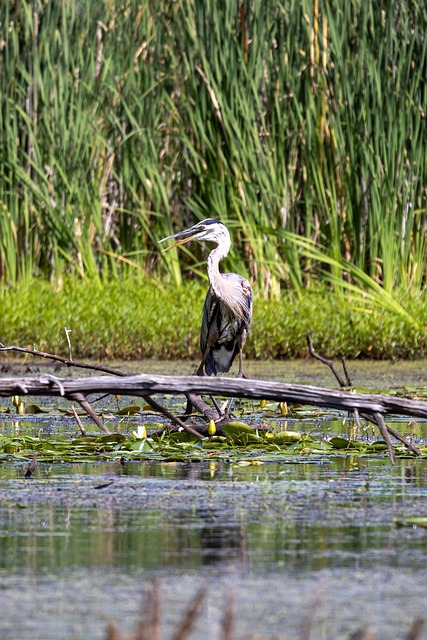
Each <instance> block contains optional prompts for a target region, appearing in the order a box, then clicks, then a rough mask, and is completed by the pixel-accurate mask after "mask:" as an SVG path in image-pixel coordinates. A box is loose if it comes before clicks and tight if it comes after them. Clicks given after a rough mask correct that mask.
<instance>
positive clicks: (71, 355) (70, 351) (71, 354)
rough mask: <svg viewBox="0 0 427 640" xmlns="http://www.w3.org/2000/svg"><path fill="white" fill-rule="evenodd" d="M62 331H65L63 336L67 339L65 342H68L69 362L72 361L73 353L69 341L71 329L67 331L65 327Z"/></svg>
mask: <svg viewBox="0 0 427 640" xmlns="http://www.w3.org/2000/svg"><path fill="white" fill-rule="evenodd" d="M64 331H65V335H66V337H67V342H68V353H69V355H70V360H72V359H73V352H72V350H71V340H70V333H71V329H67V327H64Z"/></svg>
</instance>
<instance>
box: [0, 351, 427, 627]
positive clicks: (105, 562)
mask: <svg viewBox="0 0 427 640" xmlns="http://www.w3.org/2000/svg"><path fill="white" fill-rule="evenodd" d="M425 365H426V363H421V362H419V363H409V364H408V363H402V364H399V363H397V364H394V365H392V364H390V363H355V364H354V365H352V366H351V369H352V375H353V382H354V384H355V385H357V386H358V387H360V388H365V389H371V390H373V391H389V390H392V391H397V392H402V391H405V389H407V390H409V389H411V390H413V389H418V390H419V391H420V392H422V391H424V392H425V389H426V387H427V368H426V366H425ZM165 367H166V366H165V365H162V364H158V365H157V366H156V365H155V364H154V363H144V364H141V365H133V371H140V372H149V371H154V372H157V373H158V372H159V371H162V372H165V371H167V372H168V373H169V372H170V366H169V365H167V367H166V368H165ZM188 369H189V365H188V364H186V363H183V364H181V365H176V366H175V370H176V372H179V373H189V372H190V371H189V370H188ZM190 369H191V367H190ZM35 373H36V371H35V370H34V369H33V370H32V371H29V372H27V374H26V375H34V374H35ZM251 373H253V375H257V376H259V377H264V378H268V377H271V379H276V380H277V379H281V380H283V381H286V382H300V383H303V384H316V385H326V386H331V387H334V386H335V382H334V380H333V379H331V377H330V374H329V373H328V372H327V371H325V370H324V368H323V367H321V366H319V365H318V364H317V363H307V362H304V363H292V364H291V365H289V364H280V363H279V364H278V363H268V364H264V365H263V368H261V367H260V365H257V364H253V365H252V367H251ZM64 374H65V372H64ZM269 374H270V375H269ZM2 375H11V373H10V371H9V372H7V371H6V372H3V374H2ZM57 375H61V373H59V374H57ZM37 401H38V400H37ZM7 402H9V401H8V400H3V401H2V403H1V404H2V405H6V404H7ZM396 424H397V427H396V428H398V429H399V430H400V431H401V433H406V434H407V433H410V434H412V435H414V437H416V438H419V439H420V440H421V441H424V440H425V439H426V438H427V432H426V423H425V422H422V421H417V423H409V422H408V421H406V422H402V421H401V420H400V421H399V422H397V423H396ZM128 428H129V429H133V428H135V424H134V423H133V422H130V423H129V425H128ZM289 428H292V430H303V431H304V430H307V429H308V428H309V429H310V430H311V431H313V430H316V431H317V432H322V433H324V434H325V436H326V435H327V434H328V432H333V433H337V432H339V430H340V429H341V435H344V436H345V435H346V432H345V431H346V429H347V426H346V420H345V416H337V415H336V414H331V416H330V419H328V417H327V416H326V417H325V416H324V415H322V416H320V415H319V416H317V417H316V416H315V415H314V416H313V417H312V418H311V419H310V420H307V419H306V420H303V421H301V422H300V423H298V421H293V422H292V424H291V425H290V427H289ZM17 429H18V430H19V431H20V433H22V432H23V431H27V432H28V433H34V432H35V431H37V430H44V431H46V432H55V431H65V430H70V429H71V430H72V429H74V431H75V430H76V427H75V425H73V421H72V420H71V419H69V420H68V421H67V420H66V419H64V418H61V419H59V417H58V418H52V415H51V414H41V415H34V416H25V415H24V416H16V415H13V414H10V413H0V433H2V434H7V433H11V432H13V431H14V430H15V431H16V430H17ZM338 453H339V452H338ZM27 462H28V461H24V460H22V461H19V460H15V459H9V458H7V457H4V458H3V459H2V460H1V466H0V546H1V554H0V581H1V582H0V584H1V602H2V615H1V616H0V638H1V639H2V640H18V639H19V640H30V638H31V639H32V640H34V639H36V640H37V639H40V640H42V639H48V640H53V639H55V640H58V639H61V640H62V639H63V640H77V639H79V640H82V639H83V638H90V639H100V640H101V639H103V638H105V635H106V632H105V628H106V624H107V622H108V621H110V620H114V621H116V623H117V625H118V627H119V628H120V630H121V631H123V632H131V631H132V630H134V629H135V628H136V624H137V622H138V619H139V616H140V614H141V612H144V611H146V608H147V598H146V592H145V587H146V586H147V585H149V584H151V583H152V581H153V579H154V578H158V579H159V585H160V587H159V588H160V600H161V615H162V630H163V638H171V637H172V634H173V630H174V629H176V626H177V624H178V622H179V621H180V619H181V618H182V615H183V613H184V611H185V609H186V607H187V606H188V604H189V602H190V601H191V599H192V598H193V596H194V594H195V593H196V591H197V590H198V589H199V588H200V587H201V586H202V585H206V586H207V588H208V597H207V599H206V601H205V604H204V605H203V608H202V613H201V615H200V617H199V619H198V622H197V625H196V629H195V630H194V633H193V634H192V635H191V637H192V638H197V639H202V638H208V639H212V640H216V639H217V638H219V637H220V623H221V618H222V615H223V613H224V610H225V607H226V603H227V602H229V600H230V599H232V600H233V602H234V612H235V613H234V636H233V637H234V638H235V639H240V638H242V639H243V638H245V639H251V638H253V639H255V638H258V639H259V638H265V639H267V638H270V639H271V638H273V637H274V638H286V639H289V640H291V639H295V640H298V639H299V638H302V637H307V636H303V631H302V630H303V628H304V625H307V620H308V619H311V635H310V637H311V638H312V640H318V639H319V640H320V639H326V638H328V639H340V638H349V637H350V635H351V633H352V632H354V631H355V630H356V629H360V628H361V627H369V628H370V629H371V630H372V632H373V633H375V635H376V637H377V639H378V640H379V639H381V638H384V639H397V638H404V637H405V633H406V632H407V630H408V628H409V626H410V623H411V622H412V621H413V620H414V619H415V618H417V617H420V616H426V614H427V529H426V528H424V527H422V526H416V525H412V526H402V525H407V524H408V522H409V523H410V522H411V520H410V519H411V518H414V517H419V516H427V460H426V459H425V458H423V459H420V460H416V459H415V458H413V457H409V456H408V457H405V458H399V460H398V463H397V465H396V466H395V467H392V466H391V465H390V464H389V462H388V459H387V457H386V456H385V455H384V454H378V455H374V456H372V455H371V456H367V457H361V456H354V455H353V456H352V455H349V454H344V453H341V454H339V455H338V454H337V455H335V456H332V455H328V456H316V455H313V456H301V455H299V456H289V455H281V454H280V452H278V453H277V455H276V456H275V457H274V458H269V459H268V460H266V461H264V464H261V465H258V464H254V460H251V459H250V458H249V459H245V457H244V456H242V459H241V460H239V459H237V458H232V459H231V458H230V460H227V459H225V460H215V459H213V460H202V461H193V462H185V461H183V462H178V461H173V460H155V461H154V460H153V461H152V460H149V459H148V460H143V461H136V462H132V461H129V462H126V463H125V464H119V463H117V462H108V461H107V462H105V461H104V462H90V463H80V464H74V463H73V464H70V463H60V462H58V463H54V464H47V463H39V464H38V466H37V469H36V472H35V473H34V475H33V477H32V478H30V479H25V477H24V476H25V469H26V465H27ZM422 637H423V639H425V638H427V633H426V632H425V633H424V636H422Z"/></svg>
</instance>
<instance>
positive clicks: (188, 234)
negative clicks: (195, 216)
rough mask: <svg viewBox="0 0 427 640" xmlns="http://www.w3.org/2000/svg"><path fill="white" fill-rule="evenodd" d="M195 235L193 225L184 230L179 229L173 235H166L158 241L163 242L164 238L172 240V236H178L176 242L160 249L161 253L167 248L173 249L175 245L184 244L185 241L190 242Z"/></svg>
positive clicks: (167, 249)
mask: <svg viewBox="0 0 427 640" xmlns="http://www.w3.org/2000/svg"><path fill="white" fill-rule="evenodd" d="M196 235H197V231H195V230H194V227H191V228H190V229H186V230H185V231H179V232H178V233H175V234H174V235H173V236H168V237H167V238H163V240H159V243H160V242H165V240H172V239H173V238H179V240H177V241H176V242H174V243H173V244H171V246H170V247H166V249H162V251H161V253H164V252H165V251H169V249H174V248H175V247H179V246H180V245H181V244H185V243H186V242H190V240H192V239H193V238H194V237H195V236H196Z"/></svg>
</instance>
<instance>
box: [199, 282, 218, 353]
mask: <svg viewBox="0 0 427 640" xmlns="http://www.w3.org/2000/svg"><path fill="white" fill-rule="evenodd" d="M217 307H218V298H217V297H216V295H215V294H214V292H213V291H212V287H209V291H208V292H207V294H206V298H205V304H204V307H203V318H202V327H201V329H200V350H201V352H202V356H203V355H204V353H205V351H206V347H207V346H208V342H209V343H210V344H212V339H213V342H215V340H216V336H215V337H214V336H213V335H212V333H213V328H214V326H215V325H216V322H214V321H213V319H214V316H215V312H216V311H217ZM215 332H216V335H217V334H218V329H216V330H215Z"/></svg>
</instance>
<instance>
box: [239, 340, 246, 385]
mask: <svg viewBox="0 0 427 640" xmlns="http://www.w3.org/2000/svg"><path fill="white" fill-rule="evenodd" d="M237 377H238V378H247V377H248V376H247V375H245V374H244V373H243V344H241V345H240V347H239V371H238V372H237Z"/></svg>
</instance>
